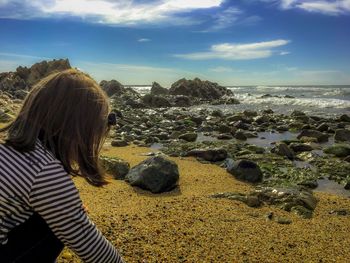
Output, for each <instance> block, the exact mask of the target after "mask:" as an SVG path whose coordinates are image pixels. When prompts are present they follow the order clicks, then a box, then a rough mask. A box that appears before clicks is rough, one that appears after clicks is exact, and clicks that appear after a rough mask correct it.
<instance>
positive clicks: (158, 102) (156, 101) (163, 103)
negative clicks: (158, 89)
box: [142, 94, 171, 108]
mask: <svg viewBox="0 0 350 263" xmlns="http://www.w3.org/2000/svg"><path fill="white" fill-rule="evenodd" d="M142 102H143V103H144V104H145V105H146V106H148V107H151V108H167V107H171V104H170V102H169V101H168V100H167V98H165V97H162V96H158V95H152V94H146V95H145V96H143V97H142Z"/></svg>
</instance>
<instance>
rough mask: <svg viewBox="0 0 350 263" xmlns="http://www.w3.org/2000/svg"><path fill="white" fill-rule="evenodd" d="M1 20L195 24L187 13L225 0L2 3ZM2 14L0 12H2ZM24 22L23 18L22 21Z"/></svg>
mask: <svg viewBox="0 0 350 263" xmlns="http://www.w3.org/2000/svg"><path fill="white" fill-rule="evenodd" d="M0 1H1V2H0V7H2V8H3V9H4V10H5V11H6V12H0V17H16V18H19V17H20V16H19V14H23V13H25V14H27V15H28V16H29V17H51V16H72V17H80V18H82V19H85V20H87V21H92V22H98V23H103V24H111V25H136V24H140V23H143V24H152V23H156V22H167V23H170V24H176V25H178V24H195V23H197V21H195V20H194V18H193V17H186V16H184V14H186V13H189V12H190V11H193V10H197V9H207V8H215V7H219V6H220V5H221V4H222V2H223V1H224V0H154V1H147V2H146V1H144V2H136V1H133V0H119V1H113V0H32V1H29V0H23V1H20V0H6V1H4V0H0ZM0 11H1V10H0ZM22 19H23V18H22Z"/></svg>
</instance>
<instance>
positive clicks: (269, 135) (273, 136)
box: [247, 131, 299, 147]
mask: <svg viewBox="0 0 350 263" xmlns="http://www.w3.org/2000/svg"><path fill="white" fill-rule="evenodd" d="M298 134H299V133H292V132H289V131H286V132H283V133H279V132H258V137H257V138H248V140H247V143H250V144H255V145H256V146H260V147H271V146H272V144H271V143H274V142H280V141H283V140H296V138H297V136H298Z"/></svg>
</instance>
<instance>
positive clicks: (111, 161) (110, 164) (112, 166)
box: [100, 156, 130, 180]
mask: <svg viewBox="0 0 350 263" xmlns="http://www.w3.org/2000/svg"><path fill="white" fill-rule="evenodd" d="M100 162H101V164H102V166H103V168H104V169H105V170H106V172H108V173H110V174H111V175H113V177H114V179H117V180H123V179H124V178H125V175H126V174H127V173H128V172H129V170H130V164H129V163H128V162H126V161H124V160H122V159H119V158H116V157H106V156H101V157H100Z"/></svg>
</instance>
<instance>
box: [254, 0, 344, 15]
mask: <svg viewBox="0 0 350 263" xmlns="http://www.w3.org/2000/svg"><path fill="white" fill-rule="evenodd" d="M260 1H263V2H275V3H278V4H279V5H280V7H281V8H282V9H292V8H295V9H301V10H304V11H307V12H313V13H322V14H326V15H340V14H346V13H349V12H350V0H260Z"/></svg>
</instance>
